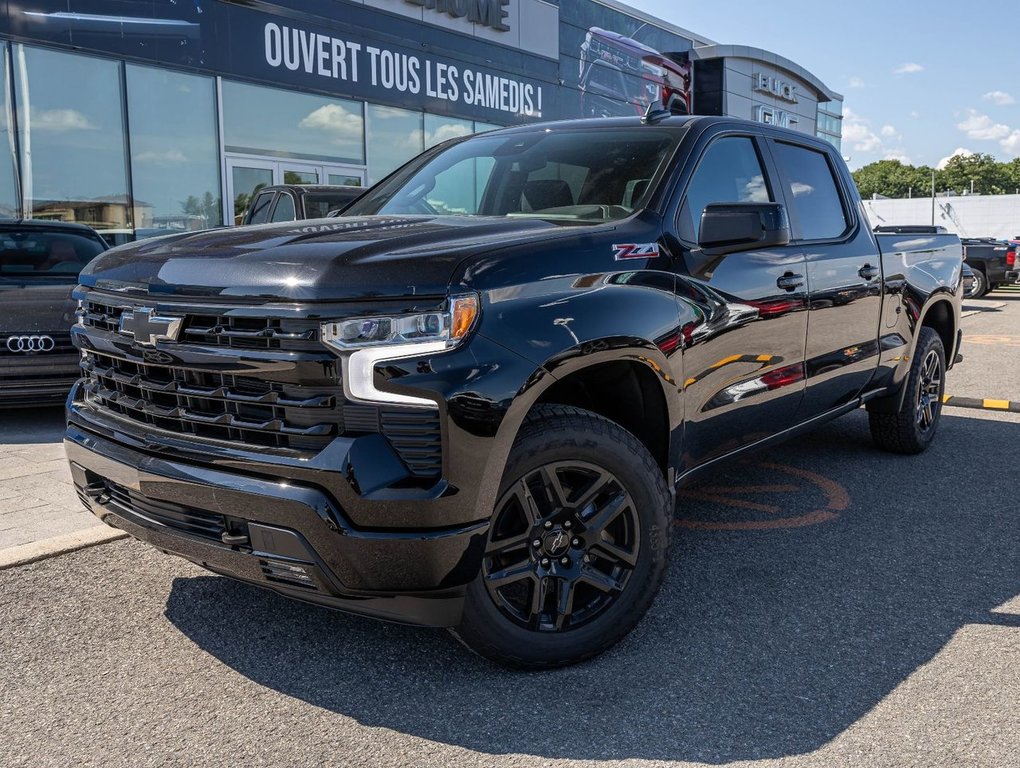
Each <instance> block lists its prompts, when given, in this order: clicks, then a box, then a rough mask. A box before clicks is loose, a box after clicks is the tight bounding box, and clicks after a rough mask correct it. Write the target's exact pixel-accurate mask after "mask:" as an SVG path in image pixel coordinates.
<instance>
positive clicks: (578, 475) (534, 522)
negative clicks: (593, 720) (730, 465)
mask: <svg viewBox="0 0 1020 768" xmlns="http://www.w3.org/2000/svg"><path fill="white" fill-rule="evenodd" d="M672 515H673V497H672V495H671V494H670V493H669V490H668V488H667V485H666V479H665V476H664V474H663V471H662V468H661V467H660V466H659V464H658V463H657V462H656V461H655V459H654V458H653V457H652V455H651V454H650V453H649V451H648V448H647V447H645V445H644V444H642V443H641V441H640V440H638V439H637V438H636V437H635V436H634V435H633V434H631V433H630V432H628V431H627V430H625V429H623V427H621V426H620V425H619V424H615V423H614V422H611V421H609V420H607V419H605V418H603V417H601V416H598V415H597V414H594V413H591V412H590V411H585V410H582V409H580V408H573V407H569V406H562V405H539V406H536V407H535V408H534V409H533V410H532V412H531V413H530V414H529V415H528V418H527V419H526V420H525V422H524V425H523V426H522V427H521V430H520V433H519V434H518V436H517V439H516V440H515V441H514V445H513V448H512V449H511V451H510V456H509V458H508V459H507V464H506V468H505V470H504V474H503V481H502V483H501V484H500V489H499V496H498V500H497V502H496V504H495V506H494V509H493V513H492V518H491V520H490V525H489V532H488V536H487V539H486V545H485V550H484V554H483V556H482V562H481V567H480V568H479V572H478V575H477V576H476V578H475V579H474V581H472V582H471V583H470V584H469V585H468V587H467V593H466V595H465V600H464V613H463V616H462V618H461V622H460V624H458V625H457V626H456V627H454V628H452V629H451V632H452V633H453V634H454V635H455V636H456V637H457V638H458V639H459V640H460V641H461V642H462V643H463V644H464V645H466V646H467V647H468V648H470V649H471V650H472V651H474V652H475V653H477V654H479V655H480V656H484V657H486V658H488V659H491V660H493V661H496V662H498V663H500V664H503V665H505V666H509V667H516V668H522V669H548V668H551V667H558V666H563V665H566V664H574V663H576V662H579V661H583V660H584V659H588V658H591V657H593V656H597V655H598V654H600V653H602V652H603V651H605V650H606V649H607V648H609V647H610V646H612V645H613V644H615V643H616V642H618V641H619V640H620V639H621V638H623V637H624V636H625V635H626V634H627V633H628V632H630V630H631V629H632V628H633V627H634V626H635V625H636V624H637V623H638V621H640V619H641V617H642V616H643V615H644V614H645V613H646V612H647V610H648V607H649V606H650V605H651V603H652V600H653V599H654V597H655V593H656V592H657V591H658V589H659V585H660V584H661V583H662V579H663V576H664V575H665V571H666V556H667V553H668V551H669V539H670V532H671V528H672V525H671V523H672Z"/></svg>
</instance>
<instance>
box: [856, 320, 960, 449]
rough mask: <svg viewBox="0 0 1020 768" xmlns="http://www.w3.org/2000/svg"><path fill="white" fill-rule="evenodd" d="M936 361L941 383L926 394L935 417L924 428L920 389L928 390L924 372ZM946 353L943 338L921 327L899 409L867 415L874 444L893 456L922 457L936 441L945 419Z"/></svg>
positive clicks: (930, 329) (871, 412) (927, 328)
mask: <svg viewBox="0 0 1020 768" xmlns="http://www.w3.org/2000/svg"><path fill="white" fill-rule="evenodd" d="M932 354H934V356H935V358H936V360H937V367H938V371H937V372H938V376H939V382H938V385H937V386H933V387H932V388H933V389H934V391H930V392H928V393H927V395H928V398H929V399H928V404H929V405H930V406H931V408H932V410H933V412H934V413H933V417H932V419H931V421H930V423H928V424H927V425H923V423H922V422H923V419H921V417H920V413H921V410H922V408H921V402H920V399H921V395H922V392H921V388H922V387H924V386H925V382H924V369H925V365H926V361H928V362H930V359H931V358H930V355H932ZM945 375H946V353H945V349H944V348H943V346H942V338H941V337H940V336H939V335H938V333H936V332H935V330H934V329H932V328H929V327H927V326H922V327H921V332H920V335H919V337H918V340H917V348H916V349H915V350H914V359H913V360H912V361H911V363H910V372H909V373H908V374H907V379H906V381H905V382H904V384H903V386H904V387H905V388H906V391H905V392H904V393H903V399H902V402H901V404H900V407H899V409H898V410H897V411H895V412H893V413H881V412H875V411H870V410H869V411H868V424H869V426H870V427H871V437H872V439H873V440H874V441H875V444H876V445H878V447H879V448H882V449H883V450H886V451H890V452H892V453H904V454H915V453H921V452H922V451H923V450H925V449H926V448H927V447H928V446H929V445H931V442H932V440H934V439H935V432H936V430H937V428H938V424H939V419H940V418H941V416H942V398H943V395H944V394H945V382H946V379H945Z"/></svg>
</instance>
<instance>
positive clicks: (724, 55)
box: [599, 0, 843, 101]
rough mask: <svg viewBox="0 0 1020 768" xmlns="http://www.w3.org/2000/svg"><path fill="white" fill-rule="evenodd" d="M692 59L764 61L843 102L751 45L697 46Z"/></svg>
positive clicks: (790, 63) (823, 86)
mask: <svg viewBox="0 0 1020 768" xmlns="http://www.w3.org/2000/svg"><path fill="white" fill-rule="evenodd" d="M599 2H601V0H599ZM691 58H693V59H695V60H697V61H705V60H707V59H752V60H755V61H762V62H765V63H766V64H772V65H773V66H775V67H778V68H779V69H782V70H785V71H786V72H789V73H790V74H791V75H793V76H795V77H798V78H800V79H801V80H803V81H804V82H806V83H807V84H808V85H810V86H811V87H812V88H814V89H815V90H816V91H817V92H818V94H819V95H820V96H824V97H825V98H824V101H842V100H843V95H842V94H840V93H836V91H834V90H832V89H831V88H829V87H828V86H827V85H826V84H825V83H823V82H822V81H821V80H819V79H818V78H817V77H815V76H814V75H812V74H811V73H810V72H808V71H807V70H806V69H804V67H802V66H801V65H800V64H797V63H796V62H794V61H791V60H790V59H788V58H786V57H785V56H780V55H779V54H778V53H773V52H772V51H766V50H765V49H764V48H755V47H753V46H750V45H720V44H718V43H713V44H712V45H702V46H695V47H694V50H693V51H691Z"/></svg>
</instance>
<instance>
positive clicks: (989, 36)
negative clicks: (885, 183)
mask: <svg viewBox="0 0 1020 768" xmlns="http://www.w3.org/2000/svg"><path fill="white" fill-rule="evenodd" d="M625 2H627V4H628V5H630V6H632V7H634V8H639V9H641V10H643V11H645V12H647V13H651V14H653V15H655V16H658V17H659V18H662V19H666V20H667V21H670V22H672V23H674V24H677V25H679V26H681V27H685V28H687V29H689V30H691V31H693V32H696V33H698V34H701V35H704V36H706V37H708V38H711V39H713V40H715V41H717V42H720V43H733V44H737V45H752V46H755V47H758V48H764V49H766V50H771V51H774V52H776V53H779V54H782V55H784V56H786V57H787V58H789V59H792V60H793V61H795V62H797V63H798V64H800V65H801V66H803V67H805V68H806V69H808V70H809V71H810V72H812V73H814V74H815V75H816V76H817V77H818V78H820V79H821V80H822V82H824V83H825V84H826V85H827V86H829V87H830V88H832V89H833V90H835V91H837V92H839V93H842V94H843V95H844V97H845V99H846V100H845V102H844V104H845V109H844V114H845V117H844V121H843V122H844V125H843V136H844V139H843V155H844V156H845V157H847V158H848V162H849V164H850V167H851V168H859V167H860V166H862V165H866V164H868V163H870V162H873V161H875V160H881V159H883V158H886V157H890V158H898V159H900V160H902V161H903V162H910V163H912V164H913V165H922V164H924V165H935V164H938V163H939V162H940V161H943V160H944V159H947V158H948V157H949V156H951V155H952V154H954V153H956V152H958V151H960V150H964V151H967V152H981V153H988V154H991V155H994V156H995V157H996V158H997V159H999V160H1011V159H1013V158H1014V157H1018V156H1020V34H1018V33H1020V23H1018V22H1020V3H1017V1H1016V0H1013V1H1012V2H1006V1H1004V0H971V1H970V2H962V3H961V2H953V3H950V2H946V0H930V1H929V2H918V0H913V1H912V2H911V1H910V0H905V1H904V0H899V1H898V0H884V2H877V1H876V0H859V2H856V3H853V4H848V3H831V2H826V0H816V1H815V2H805V1H804V0H792V1H786V2H776V3H762V2H754V3H752V2H747V0H725V1H724V2H718V1H717V2H688V1H687V0H625Z"/></svg>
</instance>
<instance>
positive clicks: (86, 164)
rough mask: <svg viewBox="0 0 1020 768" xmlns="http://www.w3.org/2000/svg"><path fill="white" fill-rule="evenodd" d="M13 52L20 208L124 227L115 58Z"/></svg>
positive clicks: (128, 222) (129, 224)
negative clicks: (21, 197)
mask: <svg viewBox="0 0 1020 768" xmlns="http://www.w3.org/2000/svg"><path fill="white" fill-rule="evenodd" d="M14 54H15V61H14V72H15V82H16V92H17V95H18V133H19V139H20V145H21V173H22V190H23V195H24V206H25V209H26V211H25V213H26V215H31V216H33V217H35V218H39V219H56V220H60V221H78V222H83V223H85V224H89V225H91V226H93V227H95V228H96V229H105V230H114V233H115V232H116V231H117V230H120V231H122V232H125V231H126V232H130V231H131V230H132V229H133V220H132V206H131V201H130V197H129V195H128V174H127V158H126V152H125V148H124V105H123V103H122V99H121V64H120V62H116V61H109V60H105V59H96V58H92V57H91V56H81V55H79V54H73V53H56V52H54V51H47V50H42V49H39V48H31V47H29V46H26V45H16V46H14ZM111 234H113V233H111Z"/></svg>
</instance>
